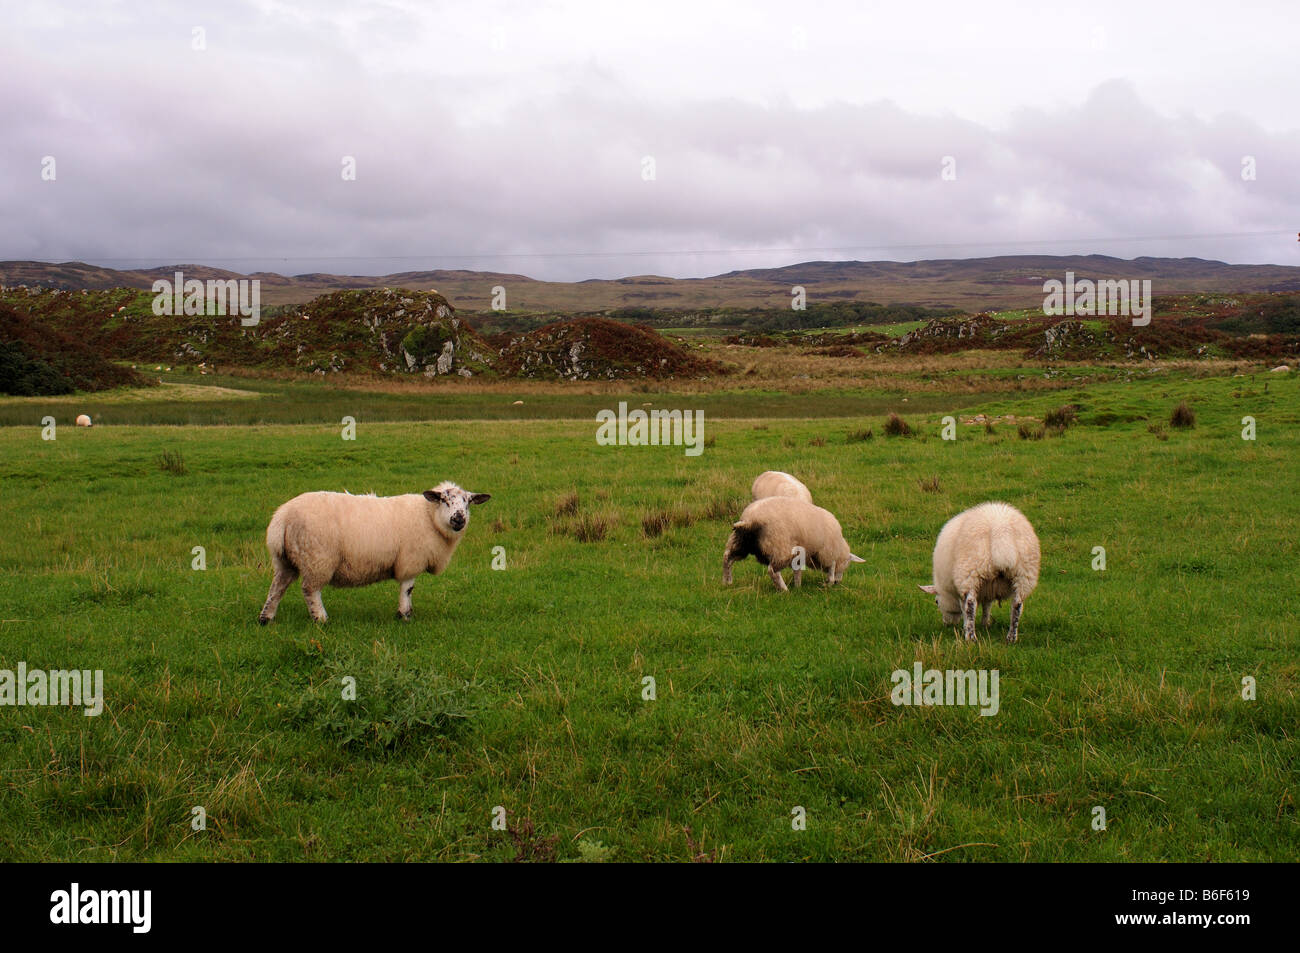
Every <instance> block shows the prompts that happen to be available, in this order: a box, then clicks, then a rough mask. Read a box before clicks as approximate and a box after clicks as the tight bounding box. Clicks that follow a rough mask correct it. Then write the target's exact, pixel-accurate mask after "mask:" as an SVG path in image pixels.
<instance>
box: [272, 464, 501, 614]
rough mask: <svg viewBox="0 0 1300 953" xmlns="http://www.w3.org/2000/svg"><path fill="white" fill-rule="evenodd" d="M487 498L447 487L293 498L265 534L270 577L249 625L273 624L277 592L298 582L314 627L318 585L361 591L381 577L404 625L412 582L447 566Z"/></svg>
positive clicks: (319, 605) (320, 609)
mask: <svg viewBox="0 0 1300 953" xmlns="http://www.w3.org/2000/svg"><path fill="white" fill-rule="evenodd" d="M488 499H490V495H489V494H487V493H469V492H467V491H465V490H462V489H461V488H460V487H458V486H457V485H456V484H454V483H451V482H448V481H444V482H442V483H439V484H438V485H437V486H436V487H434V488H433V489H432V490H425V491H424V493H408V494H405V495H403V496H375V495H374V494H370V495H368V496H353V495H352V494H351V493H328V492H315V493H303V494H301V495H299V496H295V497H294V498H293V499H292V500H290V501H289V502H288V503H285V504H284V505H283V506H281V507H280V508H279V509H277V510H276V511H275V515H274V516H272V517H271V522H270V525H268V526H267V528H266V548H267V550H268V551H269V552H270V554H271V564H272V565H273V566H274V568H275V575H274V577H273V578H272V579H271V591H270V592H269V593H267V596H266V605H264V606H262V612H261V614H260V615H259V616H258V617H257V621H258V622H260V623H262V625H266V624H267V623H268V622H270V621H271V620H272V619H274V618H275V610H276V607H277V606H278V605H279V604H280V599H281V598H282V597H283V596H284V591H285V590H286V589H288V588H289V584H290V583H292V582H293V581H294V579H295V578H297V577H298V576H301V577H302V594H303V597H304V598H305V599H306V600H307V610H308V611H309V612H310V613H311V617H312V618H313V619H315V620H316V621H317V622H324V621H325V620H326V619H327V618H328V616H327V615H326V613H325V605H324V603H322V602H321V595H320V593H321V589H323V588H324V587H325V586H327V585H328V586H368V585H370V584H371V583H373V582H379V581H380V580H383V579H396V580H397V582H398V593H399V595H398V601H397V617H398V618H399V619H410V618H411V590H413V589H414V588H415V579H416V577H417V576H419V575H420V574H421V573H423V572H431V573H433V574H434V575H437V574H439V573H441V572H442V571H443V570H445V569H446V568H447V564H448V563H450V562H451V557H452V554H453V553H454V552H456V546H457V545H459V543H460V540H461V537H462V536H463V535H464V533H465V527H466V526H468V525H469V507H470V506H471V505H472V504H475V503H486V502H487V501H488Z"/></svg>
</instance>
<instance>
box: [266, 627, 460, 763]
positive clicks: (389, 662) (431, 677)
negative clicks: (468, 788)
mask: <svg viewBox="0 0 1300 953" xmlns="http://www.w3.org/2000/svg"><path fill="white" fill-rule="evenodd" d="M348 679H353V680H355V696H356V697H355V698H351V697H348V696H349V694H351V693H350V692H349V690H348V684H350V683H348V682H347V680H348ZM476 691H477V686H475V685H474V684H473V683H471V682H462V681H455V680H452V679H449V678H446V677H445V676H442V675H438V674H436V673H433V672H425V671H421V670H420V669H414V668H407V667H406V666H404V665H402V663H401V662H400V661H399V659H398V655H397V651H396V650H395V649H393V648H392V647H391V646H389V645H388V644H387V643H385V642H382V641H381V642H375V643H374V644H373V645H372V646H371V651H370V657H369V658H358V657H356V656H355V655H352V654H347V653H340V654H337V655H335V656H333V657H331V658H327V659H326V660H325V662H324V664H323V665H322V667H321V670H320V673H319V675H318V676H317V677H316V678H315V679H313V681H312V683H311V684H310V685H309V686H307V687H306V688H305V689H304V690H303V691H302V692H301V694H299V695H298V697H297V698H296V699H295V700H294V701H293V702H292V703H291V704H289V705H285V706H284V717H285V720H286V721H287V722H288V723H289V724H290V725H292V726H294V727H304V726H305V727H312V728H315V729H317V730H318V731H320V732H321V733H322V734H325V735H327V736H329V737H332V738H334V739H336V740H337V742H338V744H339V747H341V748H373V749H378V750H391V749H394V748H397V747H400V746H402V745H405V744H411V743H418V742H420V741H422V740H427V739H428V738H432V737H439V736H443V737H445V736H448V735H452V734H455V733H457V732H459V731H461V730H463V729H464V728H465V727H466V726H467V725H468V724H469V721H470V719H471V718H472V717H473V715H474V713H475V710H474V705H473V698H474V695H475V693H476Z"/></svg>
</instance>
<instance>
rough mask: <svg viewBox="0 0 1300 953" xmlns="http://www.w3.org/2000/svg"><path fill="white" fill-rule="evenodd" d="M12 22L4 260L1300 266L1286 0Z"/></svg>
mask: <svg viewBox="0 0 1300 953" xmlns="http://www.w3.org/2000/svg"><path fill="white" fill-rule="evenodd" d="M1049 8H1050V9H1049ZM4 19H5V21H6V22H5V29H4V30H3V31H2V32H0V129H3V131H4V132H3V136H0V218H2V220H3V223H4V228H3V232H0V258H3V259H12V258H22V259H31V258H36V259H50V260H58V261H62V260H71V259H78V260H84V261H90V262H94V263H100V264H107V265H110V266H113V267H139V266H142V265H158V264H173V263H177V262H192V261H193V262H203V263H206V264H212V265H217V266H221V267H228V268H231V269H234V270H237V271H254V270H269V271H279V272H283V273H286V274H299V273H304V272H309V271H330V272H337V273H345V274H383V273H388V272H393V271H407V270H423V269H428V268H473V269H482V270H493V271H506V272H517V273H522V274H527V275H531V276H534V277H539V278H549V279H557V280H574V279H581V278H589V277H616V276H621V275H631V274H645V273H657V274H667V275H674V276H678V277H690V276H700V275H711V274H717V273H720V272H725V271H729V270H732V269H738V268H751V267H766V266H772V265H782V264H789V263H792V262H796V261H805V260H810V259H850V258H856V259H894V260H913V259H921V258H964V257H973V256H984V255H999V254H1021V253H1046V254H1075V253H1093V252H1097V253H1103V254H1114V255H1118V256H1121V257H1125V258H1132V257H1135V256H1138V255H1167V256H1197V257H1203V258H1218V259H1222V260H1225V261H1230V262H1273V263H1279V264H1300V242H1297V240H1296V237H1297V231H1300V174H1298V173H1300V109H1298V108H1297V92H1298V90H1300V66H1298V65H1297V61H1296V47H1295V44H1296V35H1297V26H1300V12H1298V10H1297V6H1296V0H1279V2H1275V3H1274V2H1251V0H1234V2H1232V3H1222V2H1218V0H1216V2H1208V0H1183V2H1176V3H1168V4H1164V3H1149V4H1147V3H1140V2H1133V0H1125V2H1117V3H1110V2H1102V3H1095V2H1094V3H1082V2H1080V3H1073V4H1054V3H1045V4H1034V3H1027V2H1024V0H1021V2H1013V3H998V2H987V0H981V2H979V3H970V2H957V3H944V2H933V0H929V2H910V3H908V2H903V3H900V2H897V0H894V2H890V3H869V2H852V0H850V2H845V3H817V2H799V3H781V4H776V3H771V4H768V3H734V4H722V3H710V2H705V0H690V2H683V3H676V2H659V0H655V2H645V3H635V2H598V3H579V2H560V3H535V4H522V3H521V4H504V3H502V4H492V3H484V2H479V0H474V2H471V3H467V2H464V0H458V2H455V3H448V4H438V3H417V2H406V0H402V2H383V3H361V2H355V0H351V2H347V3H327V2H323V3H312V4H301V5H300V4H297V3H289V2H269V0H267V2H231V0H222V2H214V3H210V4H203V3H194V4H185V3H150V2H127V3H103V4H98V3H95V4H91V3H86V2H84V0H82V2H75V3H61V2H57V0H38V2H34V3H30V4H29V3H22V2H19V3H6V4H5V10H4ZM196 47H201V48H196ZM349 156H350V157H352V158H353V159H354V160H355V170H356V175H355V179H345V178H344V176H343V172H344V157H349ZM47 157H53V160H54V162H53V174H54V178H53V180H52V181H50V180H48V179H46V178H43V177H42V176H43V170H49V169H50V163H49V162H48V160H47ZM945 157H951V158H952V160H953V162H952V163H950V164H949V166H948V168H949V169H950V170H951V169H955V178H948V179H945V178H944V176H943V174H942V173H943V171H944V168H945V166H944V160H945ZM1245 157H1253V164H1254V171H1255V178H1254V179H1253V180H1247V179H1244V178H1243V174H1242V172H1243V162H1244V161H1249V160H1246V159H1245ZM651 160H652V162H653V178H648V177H647V176H648V174H649V172H650V168H649V162H650V161H651ZM45 174H46V175H48V171H46V172H45Z"/></svg>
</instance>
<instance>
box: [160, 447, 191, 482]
mask: <svg viewBox="0 0 1300 953" xmlns="http://www.w3.org/2000/svg"><path fill="white" fill-rule="evenodd" d="M158 469H159V470H161V471H162V472H163V473H170V474H171V475H172V476H185V474H186V473H188V472H189V471H188V470H187V469H186V468H185V458H184V457H183V456H181V452H180V451H179V450H164V451H163V452H162V453H160V454H158Z"/></svg>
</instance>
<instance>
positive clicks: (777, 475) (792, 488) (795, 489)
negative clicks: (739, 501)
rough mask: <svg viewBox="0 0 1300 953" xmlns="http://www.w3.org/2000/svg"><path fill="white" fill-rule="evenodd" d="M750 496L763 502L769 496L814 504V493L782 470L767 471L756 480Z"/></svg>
mask: <svg viewBox="0 0 1300 953" xmlns="http://www.w3.org/2000/svg"><path fill="white" fill-rule="evenodd" d="M750 494H751V495H752V496H753V498H754V499H756V500H761V499H764V498H766V497H769V496H788V497H791V498H792V499H796V500H803V501H804V502H805V503H811V502H812V493H811V492H810V491H809V490H808V487H806V486H804V485H803V484H802V483H800V482H799V481H798V480H796V479H795V478H794V477H792V476H790V474H788V473H782V472H781V471H780V470H765V471H763V472H762V473H760V474H759V475H758V476H756V477H755V478H754V485H753V486H752V487H750Z"/></svg>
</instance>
